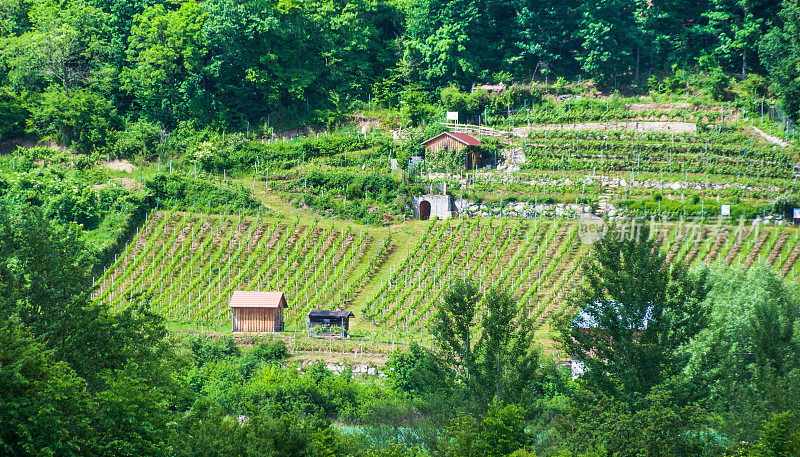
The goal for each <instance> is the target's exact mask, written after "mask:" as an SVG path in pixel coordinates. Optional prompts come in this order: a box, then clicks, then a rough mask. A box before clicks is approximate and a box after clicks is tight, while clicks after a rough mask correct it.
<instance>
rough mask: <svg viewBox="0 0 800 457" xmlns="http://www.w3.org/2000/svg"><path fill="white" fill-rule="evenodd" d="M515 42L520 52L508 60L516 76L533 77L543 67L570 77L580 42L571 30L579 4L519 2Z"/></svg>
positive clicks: (576, 19) (573, 70)
mask: <svg viewBox="0 0 800 457" xmlns="http://www.w3.org/2000/svg"><path fill="white" fill-rule="evenodd" d="M520 3H521V5H520V7H521V9H520V12H519V14H518V15H517V18H516V24H515V31H516V36H515V43H514V46H515V47H516V48H517V49H518V50H519V51H518V54H517V55H516V56H513V57H512V58H511V59H510V61H511V64H512V65H513V68H514V69H515V73H516V74H517V75H525V76H536V72H537V69H538V70H541V69H543V68H546V69H547V70H549V71H552V72H555V74H573V73H574V72H576V71H577V69H578V64H577V62H576V61H575V59H574V57H573V53H574V51H575V50H576V49H578V48H579V47H580V40H579V39H578V38H577V35H576V34H575V33H572V32H571V31H572V30H576V29H577V26H578V19H579V15H578V4H576V3H575V2H571V1H566V2H564V1H544V2H543V1H534V0H526V1H522V2H520Z"/></svg>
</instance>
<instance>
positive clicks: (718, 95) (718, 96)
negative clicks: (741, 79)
mask: <svg viewBox="0 0 800 457" xmlns="http://www.w3.org/2000/svg"><path fill="white" fill-rule="evenodd" d="M730 83H731V80H730V78H729V77H728V75H726V74H725V72H724V71H722V68H719V67H717V68H716V69H714V71H713V72H711V74H710V75H709V77H708V79H707V80H706V84H705V88H706V91H707V92H708V94H709V95H711V97H712V98H713V99H714V100H717V101H722V100H724V99H725V95H726V94H727V91H728V87H729V86H730Z"/></svg>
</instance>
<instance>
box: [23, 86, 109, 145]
mask: <svg viewBox="0 0 800 457" xmlns="http://www.w3.org/2000/svg"><path fill="white" fill-rule="evenodd" d="M30 124H31V125H30V127H29V129H30V130H31V131H32V132H33V133H36V134H37V135H38V136H39V137H48V136H49V137H51V138H53V139H54V140H56V141H57V142H58V143H60V144H62V145H65V146H71V147H74V148H75V149H76V150H77V151H78V152H82V153H91V152H95V151H97V150H103V149H104V148H105V147H106V146H107V145H108V142H109V137H110V136H111V135H112V134H113V131H114V130H115V129H116V128H117V127H118V124H119V119H118V117H117V111H116V109H115V108H114V105H113V104H112V103H111V101H109V100H108V99H106V98H105V97H103V96H102V95H100V94H98V93H96V92H92V91H90V90H88V89H77V90H73V91H72V93H71V94H69V93H65V92H62V91H60V90H55V91H48V92H45V93H44V94H43V95H42V97H41V100H40V101H39V103H38V106H37V107H36V109H35V110H34V112H33V115H32V117H31V123H30Z"/></svg>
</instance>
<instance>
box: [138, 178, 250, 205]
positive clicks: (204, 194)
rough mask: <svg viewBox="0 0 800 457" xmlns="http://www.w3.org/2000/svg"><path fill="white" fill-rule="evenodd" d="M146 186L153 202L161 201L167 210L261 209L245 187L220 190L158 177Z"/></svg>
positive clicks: (204, 183) (196, 181)
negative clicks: (154, 199)
mask: <svg viewBox="0 0 800 457" xmlns="http://www.w3.org/2000/svg"><path fill="white" fill-rule="evenodd" d="M145 185H146V186H147V188H148V189H149V190H150V191H151V192H152V196H153V198H157V199H159V200H160V201H161V202H163V204H164V205H165V206H167V205H170V204H173V205H175V206H176V207H179V208H185V209H190V208H191V209H192V210H195V209H206V210H214V211H220V210H221V209H222V208H225V209H230V210H244V211H248V210H250V211H252V210H253V209H256V208H258V206H259V203H258V202H256V201H255V200H253V198H252V197H251V193H250V190H249V189H246V188H244V187H242V186H233V188H229V187H228V188H226V187H220V186H216V185H214V184H211V183H209V182H208V181H204V180H199V179H190V178H185V177H183V176H180V175H177V174H157V175H155V176H153V177H152V178H150V179H149V180H148V181H147V182H146V183H145Z"/></svg>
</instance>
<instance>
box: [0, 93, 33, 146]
mask: <svg viewBox="0 0 800 457" xmlns="http://www.w3.org/2000/svg"><path fill="white" fill-rule="evenodd" d="M27 116H28V110H27V108H26V107H25V105H24V103H23V102H22V101H21V100H20V99H19V98H18V97H16V96H14V95H13V94H11V93H10V92H8V91H5V90H0V142H1V141H5V140H9V139H12V138H19V137H21V136H23V135H24V134H25V119H26V117H27Z"/></svg>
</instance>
